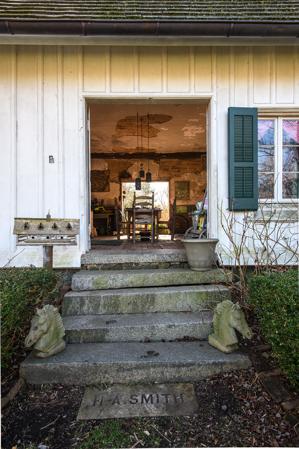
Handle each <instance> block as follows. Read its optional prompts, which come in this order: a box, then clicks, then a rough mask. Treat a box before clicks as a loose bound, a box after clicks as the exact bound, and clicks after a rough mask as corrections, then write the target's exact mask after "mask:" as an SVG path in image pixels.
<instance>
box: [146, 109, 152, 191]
mask: <svg viewBox="0 0 299 449" xmlns="http://www.w3.org/2000/svg"><path fill="white" fill-rule="evenodd" d="M145 180H146V182H152V174H151V172H150V169H149V113H148V114H147V172H146V175H145Z"/></svg>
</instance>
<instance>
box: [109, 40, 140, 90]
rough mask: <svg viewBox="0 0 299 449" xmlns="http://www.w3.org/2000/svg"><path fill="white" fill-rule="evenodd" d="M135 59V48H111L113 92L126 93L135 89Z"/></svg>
mask: <svg viewBox="0 0 299 449" xmlns="http://www.w3.org/2000/svg"><path fill="white" fill-rule="evenodd" d="M134 61H135V58H134V48H130V47H129V48H127V47H112V48H111V51H110V77H111V92H122V93H126V92H133V91H134Z"/></svg>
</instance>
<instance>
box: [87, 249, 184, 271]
mask: <svg viewBox="0 0 299 449" xmlns="http://www.w3.org/2000/svg"><path fill="white" fill-rule="evenodd" d="M157 245H158V246H156V245H154V248H153V249H152V250H151V249H148V248H147V249H146V250H145V251H143V252H141V251H140V250H136V249H135V250H133V251H132V250H128V249H127V250H125V251H120V250H119V249H118V248H115V249H114V250H113V249H109V250H105V247H103V248H101V249H100V250H99V249H96V250H91V251H89V252H88V253H86V254H83V255H82V257H81V265H82V267H84V268H87V269H88V270H90V269H94V270H118V269H119V270H124V269H125V270H126V269H140V268H169V267H170V266H177V267H180V266H187V256H186V251H185V249H184V248H160V247H159V244H157Z"/></svg>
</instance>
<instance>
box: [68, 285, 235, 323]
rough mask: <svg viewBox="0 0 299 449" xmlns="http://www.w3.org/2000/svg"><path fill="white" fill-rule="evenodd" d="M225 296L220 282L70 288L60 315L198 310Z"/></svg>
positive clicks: (227, 293) (225, 290) (227, 291)
mask: <svg viewBox="0 0 299 449" xmlns="http://www.w3.org/2000/svg"><path fill="white" fill-rule="evenodd" d="M229 298H230V291H229V289H228V288H227V287H224V286H223V285H183V286H174V287H147V288H126V289H114V290H89V291H79V292H73V291H71V292H68V293H67V294H66V295H65V296H64V299H63V304H62V315H63V316H67V315H101V314H114V313H144V312H147V313H151V312H199V311H200V310H202V309H207V308H208V309H209V308H213V307H214V306H215V304H216V303H217V302H220V301H222V300H224V299H229Z"/></svg>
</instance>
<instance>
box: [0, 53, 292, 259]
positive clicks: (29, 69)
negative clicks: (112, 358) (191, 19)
mask: <svg viewBox="0 0 299 449" xmlns="http://www.w3.org/2000/svg"><path fill="white" fill-rule="evenodd" d="M14 74H15V75H14ZM14 76H15V78H14ZM0 81H1V82H0V94H1V102H0V118H1V120H0V122H1V123H0V126H1V153H0V157H1V167H0V169H1V171H2V172H3V174H4V176H2V177H1V191H2V193H3V202H2V206H1V214H2V212H4V214H2V215H1V218H2V216H3V219H1V220H0V226H1V229H0V231H1V232H0V263H1V264H2V265H3V264H4V263H5V262H6V261H7V258H8V256H10V257H12V256H13V254H14V250H15V246H14V237H13V235H12V220H13V217H14V215H18V216H22V215H23V216H37V215H38V214H40V213H46V212H47V210H48V209H50V210H51V213H52V214H53V215H57V216H59V217H66V216H70V217H74V218H82V220H83V221H82V222H83V223H84V222H86V219H85V218H86V217H85V215H86V207H85V198H86V197H85V195H84V191H85V187H84V186H85V181H84V179H82V177H84V176H85V171H84V170H85V168H82V163H83V162H82V161H85V156H84V151H85V146H84V144H85V143H84V125H85V124H84V122H83V118H84V101H85V98H84V96H88V97H89V98H91V97H93V96H94V97H99V98H101V96H102V95H105V96H106V98H108V99H109V95H110V94H111V95H113V96H114V98H115V97H117V96H118V95H120V96H124V97H127V96H130V95H132V96H134V97H140V98H143V97H144V98H147V97H148V96H149V97H151V96H154V97H155V96H156V97H157V98H159V95H161V96H163V97H164V98H167V97H168V96H169V97H170V98H173V97H176V96H179V97H181V98H184V95H186V96H187V97H188V98H192V94H195V95H196V96H197V97H198V96H200V95H202V96H203V97H204V96H205V95H208V96H212V97H213V111H215V112H214V115H213V117H214V118H213V120H214V121H213V122H212V126H214V128H215V129H214V131H213V151H211V153H212V154H213V158H214V160H213V161H210V163H211V167H214V169H215V167H217V170H216V173H215V170H214V171H213V176H216V177H217V183H218V188H217V189H218V198H217V200H218V207H221V204H223V205H224V206H225V205H226V204H227V200H228V191H227V176H228V175H227V144H226V142H227V110H228V108H229V107H230V106H239V107H244V106H248V107H254V106H257V107H261V106H267V107H283V106H285V107H290V108H291V107H296V108H299V49H298V47H295V46H278V47H273V46H262V47H258V46H252V47H250V48H249V47H247V48H246V47H245V48H244V47H232V48H230V47H228V46H227V47H211V46H207V47H204V46H199V47H194V48H188V47H115V46H111V47H101V46H90V47H89V46H84V47H82V48H78V47H77V46H69V47H67V46H65V47H60V46H54V45H53V46H45V47H43V48H41V47H39V46H25V45H24V46H17V47H16V48H15V49H14V47H13V46H7V47H5V46H2V47H0ZM14 86H15V87H14ZM147 94H148V95H147ZM194 98H195V97H194ZM49 156H53V157H54V164H49ZM215 158H216V159H217V161H216V162H215V160H216V159H215ZM8 174H9V177H8ZM14 186H17V187H16V190H15V187H14ZM215 189H216V187H215ZM84 220H85V221H84ZM218 233H219V236H220V234H221V233H220V230H219V228H218ZM81 235H84V234H81ZM85 240H86V239H85ZM85 240H84V239H81V240H80V242H81V247H80V250H79V247H78V248H75V249H73V250H72V251H73V252H71V253H68V254H71V255H69V256H68V259H67V263H68V264H69V265H70V266H74V264H78V263H79V255H80V251H84V250H86V249H87V247H86V244H87V243H86V241H85ZM82 241H84V244H82ZM84 245H85V246H84ZM76 251H77V252H76ZM33 253H34V252H33V251H31V250H30V249H26V251H25V252H24V254H23V255H22V257H21V258H16V259H15V260H14V262H15V263H16V265H18V264H23V263H24V261H25V262H26V263H33V261H34V263H36V260H37V261H39V260H40V263H41V262H42V260H41V254H40V259H36V257H37V256H36V254H37V252H36V251H35V253H34V254H35V255H33ZM61 254H62V255H61V259H59V257H60V256H59V255H58V253H57V254H56V256H55V255H54V258H55V257H56V260H57V263H58V264H59V263H60V264H65V263H66V255H65V254H63V251H61ZM37 263H39V262H37Z"/></svg>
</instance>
